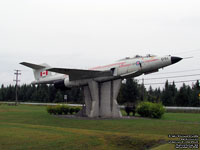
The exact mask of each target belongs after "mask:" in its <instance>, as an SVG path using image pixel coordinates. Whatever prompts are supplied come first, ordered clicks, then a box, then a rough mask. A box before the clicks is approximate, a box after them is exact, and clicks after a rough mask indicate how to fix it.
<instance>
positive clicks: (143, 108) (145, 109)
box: [137, 102, 152, 117]
mask: <svg viewBox="0 0 200 150" xmlns="http://www.w3.org/2000/svg"><path fill="white" fill-rule="evenodd" d="M151 105H152V103H150V102H141V103H140V104H139V105H138V107H137V113H138V114H139V115H140V116H142V117H150V116H151V113H150V108H151Z"/></svg>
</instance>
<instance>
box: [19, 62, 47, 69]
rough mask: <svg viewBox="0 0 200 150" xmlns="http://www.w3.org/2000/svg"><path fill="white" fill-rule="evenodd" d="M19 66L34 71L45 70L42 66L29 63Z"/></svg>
mask: <svg viewBox="0 0 200 150" xmlns="http://www.w3.org/2000/svg"><path fill="white" fill-rule="evenodd" d="M20 64H22V65H24V66H27V67H30V68H32V69H35V70H37V69H43V68H46V67H45V66H42V65H36V64H31V63H27V62H21V63H20Z"/></svg>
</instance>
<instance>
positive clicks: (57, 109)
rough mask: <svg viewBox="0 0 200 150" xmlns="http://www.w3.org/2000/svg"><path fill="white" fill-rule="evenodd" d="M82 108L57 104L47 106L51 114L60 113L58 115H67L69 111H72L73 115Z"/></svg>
mask: <svg viewBox="0 0 200 150" xmlns="http://www.w3.org/2000/svg"><path fill="white" fill-rule="evenodd" d="M80 110H81V108H80V107H73V106H72V107H70V106H67V105H56V106H47V112H48V113H49V114H54V115H56V114H58V115H62V114H65V115H67V114H68V113H70V114H71V115H72V114H73V113H74V112H75V113H77V112H79V111H80Z"/></svg>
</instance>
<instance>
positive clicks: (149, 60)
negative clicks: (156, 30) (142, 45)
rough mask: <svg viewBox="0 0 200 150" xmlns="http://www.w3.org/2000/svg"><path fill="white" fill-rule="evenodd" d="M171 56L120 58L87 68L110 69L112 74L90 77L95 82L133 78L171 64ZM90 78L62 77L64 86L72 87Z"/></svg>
mask: <svg viewBox="0 0 200 150" xmlns="http://www.w3.org/2000/svg"><path fill="white" fill-rule="evenodd" d="M171 64H172V62H171V56H164V57H157V56H153V57H150V56H149V57H138V58H126V59H123V60H120V61H118V62H115V63H112V64H109V65H105V66H98V67H94V68H90V69H89V70H99V71H105V70H111V71H112V76H103V77H96V78H92V80H94V81H97V82H105V81H108V80H115V79H118V78H122V79H125V78H133V77H136V76H139V75H142V74H148V73H152V72H157V71H158V69H160V68H163V67H166V66H168V65H171ZM90 80H91V78H90V79H84V80H76V81H69V78H68V77H66V78H65V79H64V85H65V86H66V87H69V88H70V87H73V86H83V85H86V84H88V82H89V81H90Z"/></svg>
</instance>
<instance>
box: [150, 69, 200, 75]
mask: <svg viewBox="0 0 200 150" xmlns="http://www.w3.org/2000/svg"><path fill="white" fill-rule="evenodd" d="M198 70H200V69H189V70H182V71H173V72H165V73H156V74H152V75H160V74H172V73H180V72H190V71H198Z"/></svg>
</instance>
